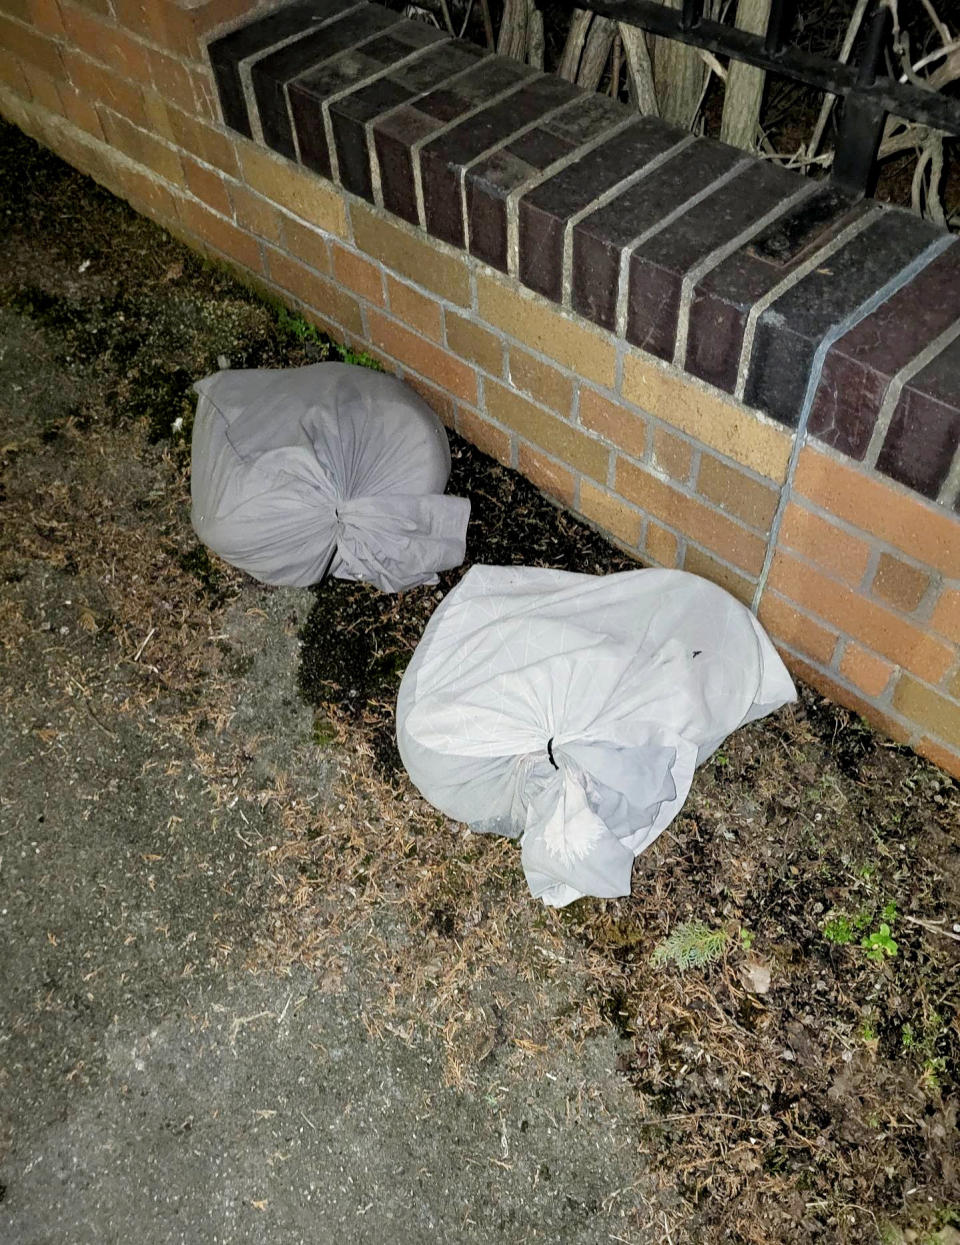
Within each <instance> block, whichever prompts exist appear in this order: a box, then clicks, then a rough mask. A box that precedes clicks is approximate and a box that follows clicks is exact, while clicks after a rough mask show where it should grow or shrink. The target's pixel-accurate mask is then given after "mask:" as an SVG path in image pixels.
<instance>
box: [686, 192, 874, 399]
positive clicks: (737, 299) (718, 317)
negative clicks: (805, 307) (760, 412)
mask: <svg viewBox="0 0 960 1245" xmlns="http://www.w3.org/2000/svg"><path fill="white" fill-rule="evenodd" d="M871 210H872V205H871V204H870V203H864V202H860V203H858V204H856V205H855V206H854V207H852V208H850V209H842V210H840V211H839V214H838V215H837V216H836V217H835V218H834V220H833V222H832V224H831V225H830V226H829V227H828V228H826V229H822V228H821V229H820V232H819V233H818V235H817V243H818V246H820V247H823V246H826V244H827V243H828V242H829V241H831V240H832V239H833V238H834V237H836V235H837V234H838V233H840V232H841V231H842V230H844V229H845V228H846V227H847V226H848V225H849V224H851V222H852V221H854V220H856V219H857V218H858V217H859V216H862V215H863V214H864V212H868V211H871ZM809 253H810V252H809V251H805V252H804V254H803V255H802V256H797V257H796V258H795V259H794V260H793V261H791V263H789V264H786V265H783V264H781V263H779V262H777V263H773V262H771V261H770V260H765V259H759V258H757V256H756V255H754V254H753V253H752V250H751V247H749V246H745V247H742V248H741V249H740V250H738V251H735V252H734V254H733V255H731V256H730V258H729V259H726V260H724V261H723V263H722V264H718V265H717V267H716V268H714V269H712V270H711V271H710V272H708V273H707V274H706V275H705V276H704V277H703V279H702V280H701V281H700V282H699V283H698V284H697V286H696V289H695V290H694V292H693V298H692V299H691V305H690V319H689V322H688V325H687V357H686V360H685V363H684V366H685V367H686V370H687V371H688V372H692V373H693V375H694V376H700V377H701V378H702V379H703V380H706V381H709V382H710V384H712V385H716V386H717V388H718V389H724V390H726V391H727V393H733V391H734V388H735V387H736V383H737V369H738V365H739V361H740V351H741V347H742V346H743V334H744V332H745V331H746V326H747V317H748V315H749V314H750V308H751V307H752V306H753V305H754V303H756V302H758V301H759V300H760V299H761V298H762V297H763V296H764V295H765V294H766V293H768V292H769V291H770V290H772V289H773V288H774V286H776V285H778V284H779V283H780V282H781V281H783V280H784V278H785V277H787V276H789V274H790V273H791V272H792V271H793V270H794V269H795V268H797V267H798V266H799V265H800V264H801V263H803V262H804V260H805V259H807V258H808V256H809Z"/></svg>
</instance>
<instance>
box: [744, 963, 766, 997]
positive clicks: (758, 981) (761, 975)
mask: <svg viewBox="0 0 960 1245" xmlns="http://www.w3.org/2000/svg"><path fill="white" fill-rule="evenodd" d="M740 980H741V981H742V982H743V984H744V986H745V987H746V988H747V989H748V990H749V991H750V993H751V994H766V993H767V992H768V991H769V989H770V969H769V967H768V966H767V965H766V964H761V963H760V961H759V960H748V961H747V963H746V964H744V965H742V966H741V968H740Z"/></svg>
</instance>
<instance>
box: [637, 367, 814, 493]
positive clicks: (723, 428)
mask: <svg viewBox="0 0 960 1245" xmlns="http://www.w3.org/2000/svg"><path fill="white" fill-rule="evenodd" d="M623 396H624V398H626V399H627V401H628V402H633V403H634V404H635V405H636V406H639V407H641V408H642V409H643V410H645V411H648V412H649V413H650V414H651V415H656V416H657V417H658V418H659V419H662V420H663V422H664V423H666V424H671V425H672V426H673V427H674V428H679V429H680V430H681V431H682V432H685V433H686V434H687V435H688V436H691V437H695V438H696V439H697V440H698V441H702V442H703V443H704V444H705V445H709V446H710V447H711V448H712V449H715V450H719V451H720V453H721V454H725V455H726V456H727V457H728V458H732V459H734V460H735V461H736V462H738V463H743V465H744V466H745V467H750V468H752V470H754V471H756V472H759V474H760V475H764V476H767V477H768V478H769V479H771V480H773V481H775V482H776V483H777V484H782V483H783V481H784V480H785V479H786V477H787V463H788V462H789V460H790V449H791V446H792V444H793V438H792V437H791V436H790V435H789V434H788V433H786V432H784V431H783V429H782V428H777V427H775V426H774V425H773V424H771V423H768V422H767V421H765V420H763V419H761V418H760V417H759V416H757V415H754V414H752V413H751V412H749V411H744V410H741V409H740V408H739V407H737V406H735V405H734V404H733V403H732V402H731V401H730V400H729V399H728V398H726V397H725V396H724V395H722V394H720V393H719V392H717V391H716V390H713V389H707V388H704V387H702V386H701V385H699V384H696V383H694V382H693V381H688V380H680V379H679V378H678V377H676V376H671V375H670V373H669V372H667V371H665V370H664V369H663V368H662V367H659V366H658V365H657V364H655V363H653V362H652V361H651V360H650V358H649V356H642V355H638V354H627V355H626V356H625V357H624V361H623Z"/></svg>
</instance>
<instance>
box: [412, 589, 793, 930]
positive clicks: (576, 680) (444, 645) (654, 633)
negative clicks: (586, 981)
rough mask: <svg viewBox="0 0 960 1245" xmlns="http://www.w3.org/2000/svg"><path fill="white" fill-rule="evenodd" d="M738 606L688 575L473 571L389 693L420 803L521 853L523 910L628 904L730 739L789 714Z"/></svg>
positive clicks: (778, 681) (761, 639) (777, 679)
mask: <svg viewBox="0 0 960 1245" xmlns="http://www.w3.org/2000/svg"><path fill="white" fill-rule="evenodd" d="M795 696H796V692H795V690H794V687H793V683H792V682H791V680H790V676H789V674H788V673H787V670H786V668H785V666H784V664H783V662H782V661H781V660H780V657H779V656H778V655H777V652H776V650H775V649H774V647H773V645H772V644H771V643H770V640H769V639H768V637H767V635H766V633H765V632H764V630H763V628H762V627H761V626H760V624H759V623H758V622H757V620H756V619H755V618H754V617H753V615H752V614H751V613H750V611H749V610H748V609H747V608H746V606H744V605H741V604H740V602H739V601H737V600H736V599H735V598H734V597H732V596H730V594H729V593H727V592H724V590H723V589H722V588H719V587H717V585H716V584H712V583H710V582H709V581H708V580H706V579H700V578H698V577H697V576H696V575H689V574H687V573H686V572H684V571H661V570H637V571H622V572H620V573H619V574H615V575H605V576H593V575H574V574H571V573H569V572H567V571H554V570H542V569H539V568H534V567H503V566H473V567H471V568H470V570H469V571H467V573H466V575H464V577H463V579H461V580H460V583H459V584H458V585H457V586H456V587H455V588H454V589H453V590H452V591H451V592H450V593H449V594H448V595H447V596H446V597H445V599H444V600H443V602H442V603H441V604H440V605H438V606H437V608H436V610H435V611H434V613H433V616H432V618H431V619H430V622H429V623H428V624H427V628H426V630H425V631H424V634H423V638H422V639H421V640H420V643H419V644H418V645H417V650H416V652H415V653H414V655H413V659H412V661H411V662H410V665H409V666H408V667H407V670H406V673H405V674H404V676H403V681H402V682H401V684H400V692H399V696H398V699H397V742H398V745H399V748H400V756H401V757H402V758H403V763H404V765H405V766H406V768H407V772H408V774H409V775H410V777H411V779H412V780H413V782H414V783H415V785H416V786H417V787H418V788H419V790H420V792H421V793H422V795H423V796H424V797H425V798H426V799H427V800H429V801H430V803H431V804H433V805H435V806H436V807H437V808H439V809H440V810H441V811H442V812H443V813H445V814H446V815H447V816H448V817H451V818H453V819H454V820H456V821H463V822H466V823H467V825H469V826H470V828H471V829H473V830H475V831H480V832H493V833H498V834H506V835H509V836H510V837H512V838H515V837H519V838H520V840H521V860H522V864H523V869H524V872H525V874H526V877H527V882H528V883H529V886H530V890H531V892H532V893H533V895H534V896H537V897H539V898H540V899H542V900H543V902H544V903H545V904H549V905H551V906H553V907H562V906H563V905H564V904H568V903H570V902H572V900H574V899H578V898H580V896H582V895H600V896H605V897H612V896H616V895H628V894H629V893H630V875H631V869H632V866H633V861H634V857H635V856H637V855H638V854H639V853H640V852H641V851H643V849H644V848H645V847H647V846H649V844H651V843H652V842H653V841H654V839H655V838H656V837H657V836H658V835H659V834H661V833H662V832H663V830H664V829H665V828H666V827H667V826H668V825H669V824H670V822H671V821H672V820H673V818H674V817H675V816H676V815H677V813H678V812H679V811H680V809H681V807H682V806H683V802H684V800H685V799H686V797H687V792H688V791H689V789H690V784H691V781H692V779H693V773H694V770H695V768H696V767H697V766H698V765H702V764H703V762H704V761H705V760H706V759H707V758H708V757H709V756H710V755H711V753H713V751H714V750H715V749H716V748H718V747H719V746H720V744H721V743H722V741H723V740H724V739H725V738H726V736H727V735H729V734H730V732H731V731H734V730H736V729H737V727H739V726H742V725H743V724H744V723H746V722H752V721H754V720H755V719H756V718H760V717H763V715H764V714H766V713H770V712H772V711H773V710H774V709H776V708H779V706H780V705H784V704H786V703H787V702H788V701H791V700H793V699H794V698H795Z"/></svg>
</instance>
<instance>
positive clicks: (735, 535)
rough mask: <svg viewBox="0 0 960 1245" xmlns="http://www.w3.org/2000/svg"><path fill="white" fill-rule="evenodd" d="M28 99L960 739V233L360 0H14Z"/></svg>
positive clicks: (844, 674)
mask: <svg viewBox="0 0 960 1245" xmlns="http://www.w3.org/2000/svg"><path fill="white" fill-rule="evenodd" d="M261 18H266V20H259V19H261ZM254 19H256V20H254ZM225 35H229V37H224V36H225ZM211 40H214V43H213V48H212V55H213V66H215V68H216V74H215V73H214V69H213V67H212V65H211V57H210V55H209V54H208V51H207V44H208V43H209V42H210V41H211ZM411 101H412V102H411ZM0 112H2V114H3V115H4V116H5V117H6V118H7V119H8V120H10V121H12V122H13V123H15V124H17V125H18V126H20V127H21V128H22V129H24V130H25V131H27V132H28V133H30V134H32V135H33V136H35V137H36V138H38V139H39V140H40V141H41V142H43V143H45V144H46V145H47V146H49V147H51V148H52V149H54V150H55V151H57V152H58V153H59V154H60V155H62V156H63V157H64V158H65V159H67V160H69V161H70V162H71V163H72V164H74V165H76V166H77V167H78V168H81V169H83V170H84V171H86V172H87V173H89V174H90V175H91V176H93V177H95V178H96V179H97V180H98V181H100V182H101V183H103V184H104V185H106V186H107V187H109V188H110V189H111V190H113V191H114V192H115V193H117V194H118V195H121V196H123V197H124V198H126V199H128V200H129V201H130V202H131V203H132V204H133V205H134V207H136V208H137V210H139V211H141V212H144V213H146V214H147V215H149V216H151V217H152V218H154V219H155V220H157V221H158V222H159V223H160V224H162V225H164V226H165V227H166V228H168V229H170V230H171V231H172V232H174V233H175V234H177V236H179V237H181V238H183V239H184V240H185V241H187V242H188V243H189V244H190V245H192V246H194V247H196V248H198V249H200V250H203V251H206V252H209V253H211V254H213V255H216V256H218V257H221V258H223V259H226V260H228V261H229V262H230V263H232V264H233V265H234V266H235V267H236V268H237V269H238V270H239V271H240V272H242V273H243V274H244V275H245V276H246V277H247V278H248V279H252V280H254V281H256V282H257V283H259V285H260V286H262V287H263V288H264V289H266V290H269V291H270V292H272V293H274V294H279V295H280V296H281V297H283V298H284V299H285V300H286V301H287V302H288V303H290V304H291V305H295V306H297V307H299V308H301V309H302V310H303V311H304V313H305V314H307V315H308V316H309V317H310V318H311V319H313V320H314V321H315V322H316V323H318V324H319V325H320V326H321V327H323V328H324V329H326V330H327V331H329V332H330V333H332V334H333V335H335V336H337V337H338V338H340V339H343V340H346V341H348V342H350V343H351V344H354V345H356V346H362V347H363V348H365V349H367V350H369V351H370V352H371V353H373V354H374V355H375V356H376V357H377V358H378V359H380V360H381V362H382V363H383V364H384V365H385V366H386V367H388V368H391V369H392V370H394V371H397V372H399V373H400V374H401V375H403V376H404V377H406V378H407V379H408V380H409V381H410V382H411V383H412V384H414V385H415V386H416V387H417V388H418V389H419V390H420V391H421V392H422V393H423V394H424V396H425V397H426V398H427V400H428V401H429V402H430V403H431V404H432V405H433V406H434V407H435V409H436V410H437V411H438V412H439V413H440V415H441V416H442V418H443V419H444V420H445V422H446V423H447V424H448V425H449V426H451V427H455V428H456V429H457V430H458V431H460V432H461V433H462V434H463V435H464V436H465V437H467V438H468V439H469V440H471V441H472V442H474V443H475V444H477V445H478V446H480V447H481V448H482V449H484V450H485V451H487V452H488V453H490V454H491V455H493V456H494V457H495V458H497V459H499V460H500V461H501V462H504V463H508V464H511V465H513V466H515V467H517V468H519V470H521V471H522V472H524V474H526V475H527V476H528V477H529V478H530V479H531V480H533V481H534V482H535V483H536V484H537V485H538V486H539V487H540V488H541V489H543V490H544V491H545V492H546V493H548V494H550V495H551V496H552V497H554V498H556V499H557V500H558V502H560V503H562V504H563V505H566V506H569V507H570V508H572V509H573V510H576V511H577V512H578V513H580V514H581V515H583V516H584V517H585V518H586V519H587V520H588V521H589V522H590V523H592V524H594V525H595V526H597V527H598V528H600V529H602V530H603V531H604V532H606V533H607V534H608V535H609V536H610V537H611V539H613V540H614V541H616V542H617V543H618V544H619V545H621V546H622V547H623V548H625V549H628V550H630V551H631V552H633V553H634V554H635V555H636V556H637V557H638V558H639V559H640V560H642V561H643V562H645V563H651V564H656V565H659V566H668V567H685V568H686V569H688V570H692V571H695V572H697V573H698V574H703V575H706V576H708V577H710V578H711V579H714V580H716V581H718V582H719V583H721V584H723V585H724V586H725V587H727V588H728V589H729V590H730V591H732V592H734V593H735V594H736V595H737V596H739V597H740V598H741V599H742V600H744V601H747V602H749V603H751V604H752V605H753V606H754V607H755V608H756V609H757V610H758V613H759V616H760V618H761V619H762V620H763V622H764V624H765V626H766V627H767V628H768V630H769V631H770V633H771V635H772V636H773V637H774V638H775V640H776V641H777V643H778V644H779V645H780V646H781V648H782V650H783V652H784V653H785V655H786V656H787V658H788V661H789V662H790V664H791V666H792V668H793V669H794V671H795V672H796V673H797V674H799V675H800V676H801V677H802V678H804V679H806V680H807V681H809V682H810V683H812V684H814V685H815V686H817V687H818V688H820V689H822V690H823V691H824V692H825V693H827V694H828V695H830V696H832V697H834V698H835V699H837V700H839V701H841V702H842V703H844V704H846V705H849V706H852V707H853V708H855V709H856V710H858V711H859V712H860V713H862V714H863V715H864V716H865V717H866V718H868V719H869V720H870V721H872V722H874V723H876V724H878V725H879V726H880V727H881V728H883V729H884V730H886V731H887V732H888V733H889V734H890V735H892V736H893V737H894V738H895V739H898V740H901V741H904V742H907V743H910V744H912V745H913V746H914V747H916V748H917V749H918V750H919V751H921V752H922V753H924V754H925V755H927V756H929V757H931V758H932V759H933V760H935V761H936V762H937V763H939V764H941V765H943V766H944V767H945V768H947V769H948V770H950V771H951V772H953V773H954V774H960V661H958V646H960V518H958V508H960V456H958V454H957V440H958V431H960V248H958V246H957V245H956V244H955V243H952V242H951V240H950V239H949V238H948V237H946V236H944V235H942V234H941V233H940V232H938V231H937V230H935V229H933V228H931V227H930V226H928V225H926V224H923V223H921V222H919V221H917V220H915V219H914V218H913V217H910V216H907V215H906V214H903V213H899V212H895V211H885V210H882V209H881V208H879V207H878V206H877V205H875V204H870V203H860V204H857V203H851V202H849V201H848V200H844V199H843V198H842V197H840V196H837V195H835V194H833V193H832V192H830V191H825V190H822V189H819V188H818V187H816V186H815V185H813V184H812V183H808V182H806V181H804V180H802V179H800V178H797V177H795V176H794V175H792V174H788V173H786V172H784V171H783V170H778V169H775V168H773V167H771V166H769V165H766V164H761V163H759V162H757V161H754V160H751V159H749V158H745V157H744V156H743V154H742V153H739V152H733V151H730V150H729V149H727V148H724V147H722V146H721V145H720V144H716V143H711V142H709V141H706V140H703V139H692V138H691V137H690V136H689V135H683V134H680V133H679V132H677V131H674V130H672V129H670V128H669V127H666V126H663V125H661V124H660V123H659V122H656V121H651V120H649V119H638V118H637V117H636V116H635V115H634V114H631V113H630V112H629V111H628V110H625V109H622V108H620V107H619V106H618V105H617V104H615V103H613V102H611V101H609V100H606V99H603V98H601V97H599V96H592V95H591V96H587V95H584V94H582V93H581V92H579V91H577V90H576V89H575V88H573V87H570V86H569V85H568V84H566V83H561V82H558V81H557V80H556V79H553V78H549V77H545V76H543V75H541V74H538V73H535V72H534V71H532V70H530V69H529V68H528V67H525V66H522V65H519V64H516V63H514V62H509V61H504V60H502V59H500V58H496V57H490V56H487V55H486V54H484V53H482V52H481V51H479V50H478V49H476V48H472V47H470V46H468V45H465V44H461V43H458V42H457V41H453V40H447V39H445V38H443V37H442V36H440V34H439V33H438V32H436V31H431V30H430V29H429V28H427V27H424V26H415V25H414V24H413V23H410V22H405V21H403V20H401V19H400V18H399V15H397V14H394V13H387V12H386V11H385V10H383V9H380V8H378V6H376V5H371V4H365V3H359V4H348V3H347V0H295V3H292V4H287V5H285V6H283V7H282V8H278V7H277V6H276V5H275V4H268V5H256V4H254V3H252V2H251V0H180V2H174V0H0Z"/></svg>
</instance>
